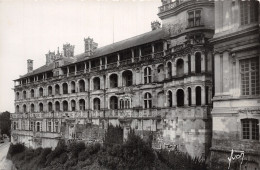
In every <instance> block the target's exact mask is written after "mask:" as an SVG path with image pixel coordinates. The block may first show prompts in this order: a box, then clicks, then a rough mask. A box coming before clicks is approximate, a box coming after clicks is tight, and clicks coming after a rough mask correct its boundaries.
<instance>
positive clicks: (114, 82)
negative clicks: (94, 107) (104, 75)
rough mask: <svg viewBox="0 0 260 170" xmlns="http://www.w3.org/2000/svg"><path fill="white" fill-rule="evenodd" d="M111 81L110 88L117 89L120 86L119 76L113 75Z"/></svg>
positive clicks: (110, 77)
mask: <svg viewBox="0 0 260 170" xmlns="http://www.w3.org/2000/svg"><path fill="white" fill-rule="evenodd" d="M109 81H110V88H115V87H117V86H118V77H117V74H111V75H110V76H109Z"/></svg>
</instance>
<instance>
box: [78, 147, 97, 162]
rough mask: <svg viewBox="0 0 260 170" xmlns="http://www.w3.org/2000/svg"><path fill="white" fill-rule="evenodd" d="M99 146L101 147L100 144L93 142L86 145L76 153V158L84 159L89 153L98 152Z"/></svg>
mask: <svg viewBox="0 0 260 170" xmlns="http://www.w3.org/2000/svg"><path fill="white" fill-rule="evenodd" d="M100 148H101V145H100V144H99V143H95V144H92V145H88V146H86V148H85V150H83V151H82V152H80V153H79V154H78V160H79V161H85V160H86V159H88V158H89V156H90V155H94V154H96V153H98V152H99V150H100Z"/></svg>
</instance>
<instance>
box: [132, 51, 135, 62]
mask: <svg viewBox="0 0 260 170" xmlns="http://www.w3.org/2000/svg"><path fill="white" fill-rule="evenodd" d="M131 53H132V58H131V59H132V63H133V62H134V58H135V52H134V49H131Z"/></svg>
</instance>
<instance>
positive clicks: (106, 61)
mask: <svg viewBox="0 0 260 170" xmlns="http://www.w3.org/2000/svg"><path fill="white" fill-rule="evenodd" d="M105 69H107V56H105Z"/></svg>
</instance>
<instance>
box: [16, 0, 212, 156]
mask: <svg viewBox="0 0 260 170" xmlns="http://www.w3.org/2000/svg"><path fill="white" fill-rule="evenodd" d="M158 16H159V17H160V19H161V20H162V26H160V23H159V22H158V21H155V22H152V31H150V32H147V33H144V34H142V35H138V36H135V37H132V38H129V39H126V40H123V41H120V42H116V43H113V44H110V45H107V46H104V47H100V48H98V44H97V43H95V42H94V40H93V39H91V38H85V39H84V43H85V51H84V53H82V54H79V55H74V46H72V45H70V44H64V45H63V52H62V53H60V52H59V50H58V52H57V53H55V52H50V51H49V52H48V53H47V54H46V64H45V65H43V66H42V67H40V68H37V69H35V70H33V61H32V60H28V61H27V64H28V66H27V68H28V73H27V74H25V75H23V76H21V77H20V78H18V79H16V80H14V82H15V86H14V92H15V96H16V98H15V108H16V111H15V113H14V114H12V142H21V143H25V145H27V146H29V147H55V146H56V145H57V142H58V141H59V140H60V139H65V140H70V139H78V140H91V139H90V138H89V136H88V135H87V134H89V133H86V132H85V131H84V127H85V125H86V124H92V125H96V126H98V127H99V129H101V131H102V129H106V127H107V126H108V124H113V125H120V126H121V127H123V129H124V138H125V139H126V138H127V134H128V132H129V130H130V129H134V130H135V131H136V133H137V134H139V135H140V136H141V137H143V138H146V137H147V136H149V135H150V134H153V147H154V148H167V147H168V148H170V147H174V148H177V149H178V150H180V151H183V152H188V153H189V154H190V155H192V156H203V157H204V158H206V156H208V155H209V148H210V146H211V135H212V118H211V109H212V100H211V99H212V96H213V94H214V93H213V83H212V82H213V79H212V77H213V55H212V54H213V46H212V45H211V44H210V42H209V40H210V39H211V38H213V36H214V29H215V23H214V19H213V18H214V2H213V1H207V0H201V1H193V0H189V1H187V0H185V1H184V0H177V1H174V2H171V1H170V0H166V1H165V0H163V1H162V6H160V7H159V13H158Z"/></svg>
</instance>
